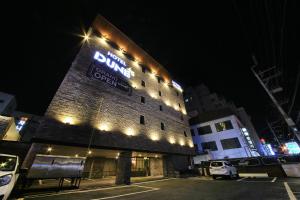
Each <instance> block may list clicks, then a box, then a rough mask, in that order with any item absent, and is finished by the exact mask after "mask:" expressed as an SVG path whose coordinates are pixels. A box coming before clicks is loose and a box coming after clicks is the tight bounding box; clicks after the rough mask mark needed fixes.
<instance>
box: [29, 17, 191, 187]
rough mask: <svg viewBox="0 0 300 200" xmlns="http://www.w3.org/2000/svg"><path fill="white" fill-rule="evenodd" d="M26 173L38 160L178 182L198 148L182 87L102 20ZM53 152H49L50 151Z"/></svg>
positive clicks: (54, 106) (50, 113)
mask: <svg viewBox="0 0 300 200" xmlns="http://www.w3.org/2000/svg"><path fill="white" fill-rule="evenodd" d="M32 141H33V142H34V143H33V145H32V147H31V149H30V151H29V153H28V155H27V158H26V161H25V162H24V163H23V167H29V166H30V164H31V163H32V161H33V158H34V156H35V154H36V153H47V150H48V153H50V151H51V153H52V154H59V155H65V154H68V153H70V154H72V155H75V154H76V155H77V156H87V157H88V159H87V161H86V167H85V173H86V174H87V177H89V178H99V177H104V176H106V175H110V176H111V175H113V176H116V183H117V184H120V183H121V184H123V183H128V182H129V180H130V176H149V175H151V176H152V175H164V176H173V175H174V174H175V171H177V170H184V169H187V167H188V165H189V164H190V161H191V160H190V156H191V155H193V154H194V147H193V142H192V137H191V134H190V128H189V124H188V117H187V115H186V110H185V106H184V102H183V96H182V89H181V87H180V86H179V85H178V84H177V83H176V82H174V81H173V80H172V78H171V76H170V75H169V73H168V72H167V70H166V69H165V68H164V67H163V66H161V65H160V64H159V63H158V62H156V61H155V60H154V59H153V58H152V57H151V56H150V55H148V54H147V53H146V52H145V51H143V50H142V49H141V48H140V47H138V46H137V45H136V44H135V43H134V42H133V41H132V40H130V39H129V38H128V37H127V36H125V35H124V34H123V33H122V32H121V31H120V30H118V29H117V28H116V27H115V26H113V25H112V24H110V23H109V22H108V21H107V20H105V19H104V18H103V17H101V16H98V17H97V18H96V20H95V21H94V23H93V25H92V27H91V28H90V30H89V32H88V36H86V37H85V41H84V42H83V45H82V47H81V49H80V51H79V53H78V54H77V56H76V58H75V60H74V61H73V63H72V66H71V67H70V69H69V71H68V72H67V74H66V76H65V78H64V80H63V82H62V83H61V85H60V87H59V89H58V90H57V92H56V94H55V96H54V98H53V100H52V101H51V103H50V105H49V107H48V109H47V111H46V113H45V118H44V120H43V121H42V122H41V125H40V127H39V129H38V131H37V134H35V136H34V137H33V138H32ZM50 147H51V148H50Z"/></svg>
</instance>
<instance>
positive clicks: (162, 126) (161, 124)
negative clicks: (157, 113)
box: [160, 122, 165, 130]
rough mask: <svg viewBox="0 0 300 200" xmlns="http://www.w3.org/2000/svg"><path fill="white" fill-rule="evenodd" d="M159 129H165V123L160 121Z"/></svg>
mask: <svg viewBox="0 0 300 200" xmlns="http://www.w3.org/2000/svg"><path fill="white" fill-rule="evenodd" d="M160 129H161V130H165V124H164V123H162V122H161V123H160Z"/></svg>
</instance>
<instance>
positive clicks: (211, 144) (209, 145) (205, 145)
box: [201, 141, 218, 151]
mask: <svg viewBox="0 0 300 200" xmlns="http://www.w3.org/2000/svg"><path fill="white" fill-rule="evenodd" d="M201 146H202V148H203V150H211V151H218V148H217V144H216V142H215V141H212V142H203V143H201Z"/></svg>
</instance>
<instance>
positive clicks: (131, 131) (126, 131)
mask: <svg viewBox="0 0 300 200" xmlns="http://www.w3.org/2000/svg"><path fill="white" fill-rule="evenodd" d="M125 134H126V135H128V136H134V135H135V132H134V130H133V128H127V129H126V130H125Z"/></svg>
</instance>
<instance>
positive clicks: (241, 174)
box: [239, 173, 269, 177]
mask: <svg viewBox="0 0 300 200" xmlns="http://www.w3.org/2000/svg"><path fill="white" fill-rule="evenodd" d="M239 176H240V177H269V176H268V174H267V173H239Z"/></svg>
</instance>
